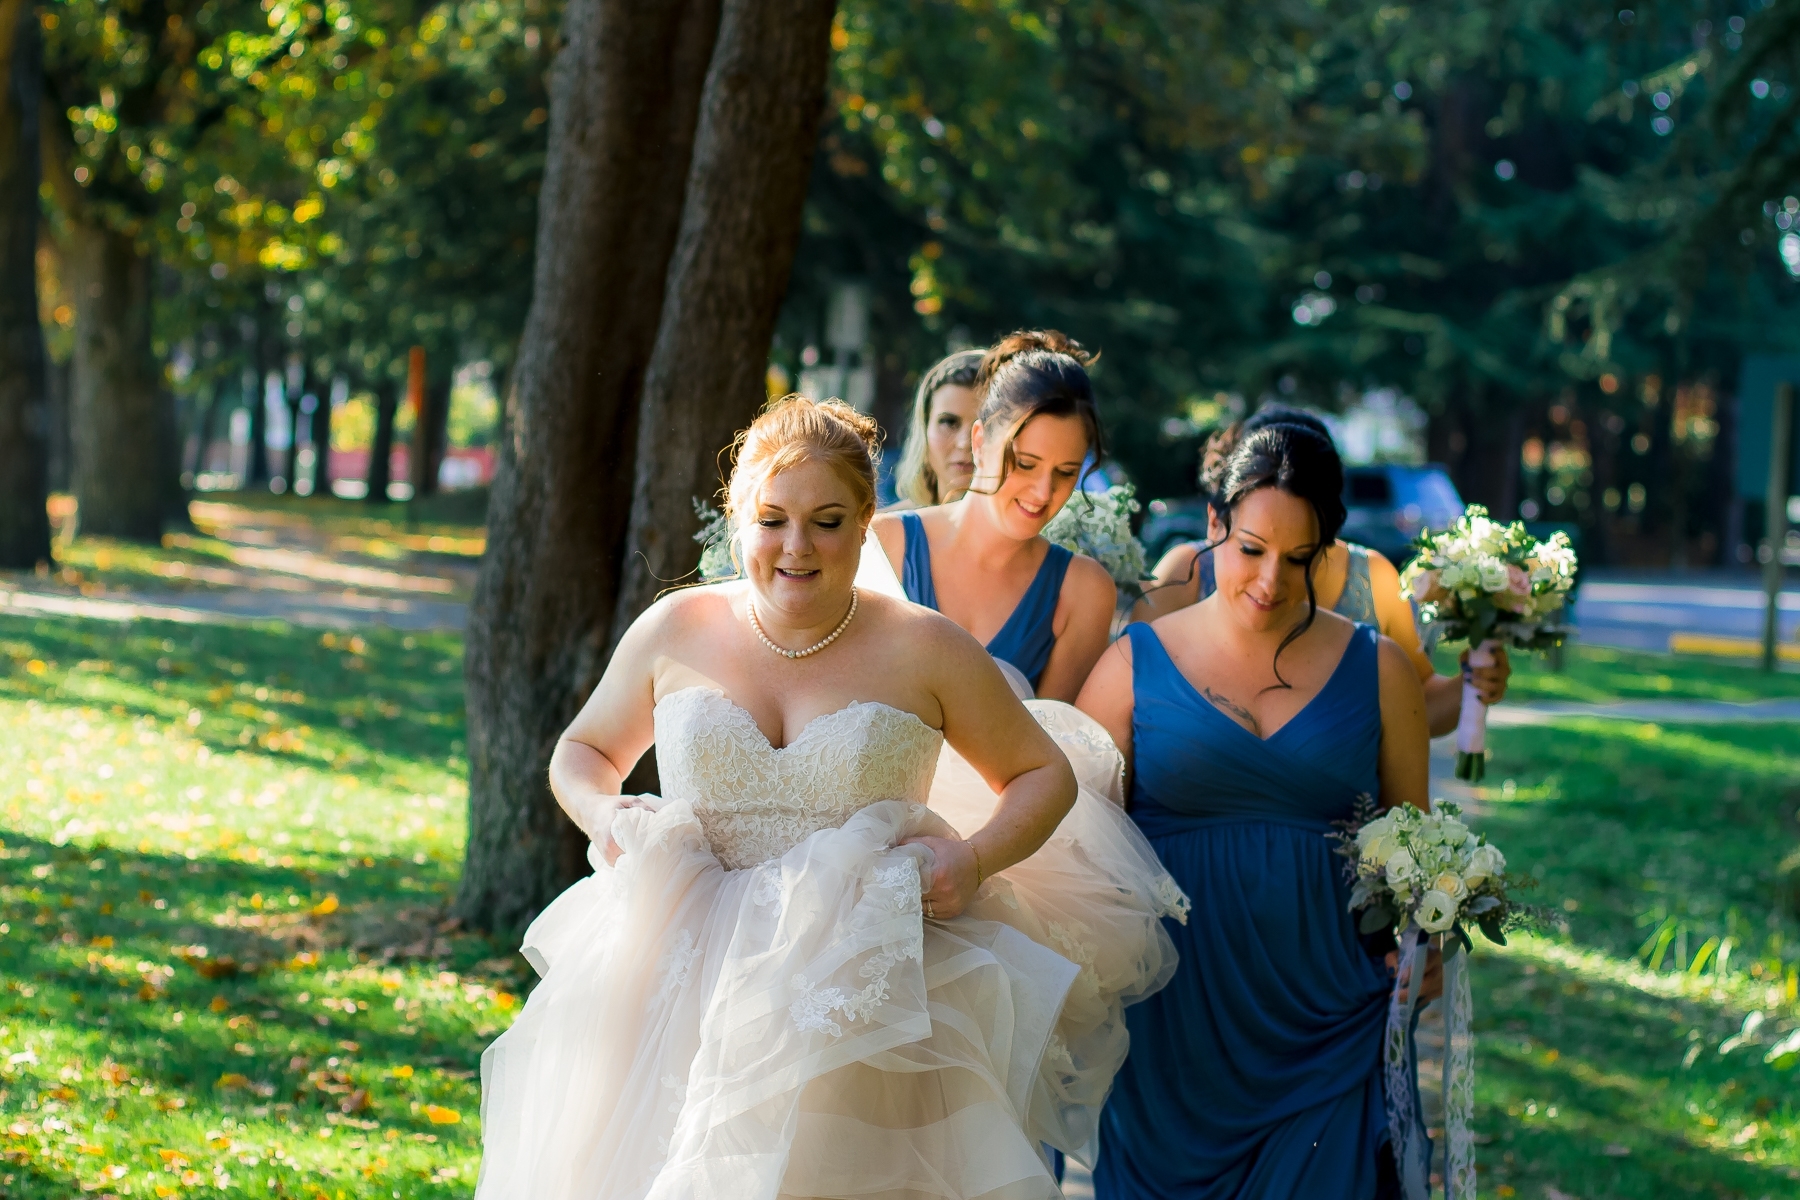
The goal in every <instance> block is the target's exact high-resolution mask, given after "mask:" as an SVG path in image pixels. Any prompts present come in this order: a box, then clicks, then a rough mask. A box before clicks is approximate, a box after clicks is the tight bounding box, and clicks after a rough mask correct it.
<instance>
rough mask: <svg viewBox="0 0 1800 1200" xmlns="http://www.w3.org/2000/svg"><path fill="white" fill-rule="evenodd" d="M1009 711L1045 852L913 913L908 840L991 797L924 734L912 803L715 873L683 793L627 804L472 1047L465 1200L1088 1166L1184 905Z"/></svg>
mask: <svg viewBox="0 0 1800 1200" xmlns="http://www.w3.org/2000/svg"><path fill="white" fill-rule="evenodd" d="M1030 707H1031V708H1032V709H1033V710H1034V713H1035V715H1037V717H1038V719H1039V720H1040V721H1041V722H1043V723H1044V724H1045V726H1046V727H1047V728H1049V729H1050V730H1051V732H1052V734H1053V735H1055V736H1056V737H1057V740H1058V742H1059V744H1062V745H1063V748H1064V750H1065V752H1067V753H1068V754H1069V756H1070V759H1071V762H1072V763H1074V764H1075V766H1076V771H1077V774H1078V776H1080V777H1081V779H1082V782H1083V787H1082V788H1081V791H1080V797H1079V799H1078V800H1077V802H1076V805H1075V808H1074V810H1073V811H1071V812H1070V814H1069V815H1068V817H1067V818H1065V819H1064V821H1063V822H1062V824H1061V825H1060V826H1059V827H1058V829H1057V831H1056V833H1055V834H1054V835H1053V836H1052V838H1051V839H1050V841H1049V842H1048V843H1046V845H1045V846H1044V847H1042V848H1041V849H1040V850H1039V851H1038V852H1037V853H1036V854H1034V855H1033V856H1032V857H1031V858H1029V859H1027V860H1026V861H1025V862H1023V863H1019V864H1017V865H1016V866H1014V867H1012V868H1010V869H1008V870H1007V871H1004V872H1002V873H1000V874H999V875H998V876H996V877H995V878H993V879H991V880H989V881H988V882H987V883H985V884H984V885H983V887H982V889H981V892H980V894H979V895H978V897H977V898H976V900H975V902H974V903H973V904H972V905H971V907H970V909H969V911H968V912H967V913H965V914H964V915H963V916H960V917H957V918H955V919H953V920H939V921H927V920H924V919H923V917H922V914H921V906H920V893H921V888H922V884H923V880H924V878H925V874H924V872H926V871H928V870H929V865H930V862H929V860H930V852H929V850H927V849H926V848H925V847H923V846H918V845H912V846H900V845H898V843H899V842H900V841H901V840H903V839H904V838H907V837H910V836H913V835H915V834H931V835H936V836H944V837H955V836H958V834H957V832H956V831H957V830H959V829H961V830H968V831H973V830H974V829H975V828H977V827H978V826H979V825H980V824H981V823H982V822H983V821H984V820H985V819H986V816H987V814H988V812H990V811H991V810H992V808H993V805H994V802H995V797H994V795H993V793H992V792H991V791H990V790H989V789H988V788H987V786H986V785H985V784H984V783H983V782H982V781H981V779H980V778H979V776H977V775H976V774H975V772H974V771H973V770H972V768H970V767H969V766H968V764H967V763H966V762H964V761H963V760H962V758H961V757H960V756H959V755H957V754H956V753H955V752H954V751H952V750H950V749H948V748H946V749H945V750H944V752H943V758H942V760H941V761H940V764H939V768H938V771H937V774H936V777H935V779H934V783H933V787H932V793H931V801H930V807H929V808H926V807H924V806H921V805H917V804H908V803H905V802H903V801H884V802H881V803H877V804H874V805H871V806H869V807H867V808H864V809H862V810H861V811H859V812H858V813H856V815H854V816H853V817H851V818H850V819H849V820H848V821H847V822H846V823H845V824H844V825H843V826H841V827H839V828H835V829H827V830H823V831H820V832H818V833H815V834H813V835H812V836H811V837H809V838H807V839H806V840H805V841H803V842H801V843H800V844H799V845H797V846H795V847H794V848H793V849H791V850H789V851H788V852H787V853H786V854H784V855H782V856H781V857H780V858H778V859H774V860H771V861H769V862H766V863H763V864H761V865H759V866H756V867H752V868H749V869H745V870H736V871H734V870H728V869H726V868H725V867H724V866H722V865H721V864H720V862H719V860H718V859H717V857H715V856H714V854H713V852H712V851H711V849H710V848H709V846H708V844H707V841H706V837H705V835H704V833H703V832H702V830H701V826H700V824H699V822H698V821H697V820H696V818H695V816H694V813H693V810H692V807H691V806H690V805H689V804H688V803H687V802H686V801H683V800H669V801H667V802H664V803H661V804H660V806H658V807H656V808H654V809H626V810H623V811H621V813H620V814H619V818H618V821H617V823H616V826H615V829H614V836H615V837H616V838H617V840H618V842H619V844H620V845H621V846H622V847H623V848H624V851H625V853H624V854H623V855H622V856H621V857H620V859H619V861H618V863H617V865H616V866H613V867H608V866H606V865H604V863H603V862H601V861H600V860H599V856H598V854H597V853H595V854H592V855H590V857H591V858H593V859H594V861H595V872H594V874H593V875H592V876H590V877H588V878H586V879H584V880H582V881H581V882H579V883H577V884H575V885H574V886H573V887H571V888H569V889H568V890H567V891H566V892H564V893H563V894H562V895H561V896H560V897H558V898H557V900H556V901H555V902H554V903H553V904H552V905H551V906H550V907H549V908H548V909H546V910H545V911H544V913H543V914H542V915H541V916H539V918H538V919H537V920H536V921H535V922H534V923H533V924H532V926H531V928H530V929H529V930H528V931H527V933H526V939H525V947H524V952H525V954H526V956H527V958H529V959H530V961H531V963H532V965H533V967H534V968H536V970H537V971H538V973H539V974H540V975H541V976H542V977H543V978H542V981H541V982H540V983H539V984H538V986H537V988H536V989H535V990H534V991H533V992H532V994H531V997H530V999H529V1000H528V1002H527V1003H526V1005H525V1008H524V1010H523V1012H522V1013H521V1014H520V1016H519V1019H518V1020H517V1022H516V1023H515V1024H514V1025H513V1027H512V1028H511V1029H510V1030H508V1031H507V1032H506V1033H505V1034H503V1035H502V1036H501V1037H500V1038H499V1039H498V1040H497V1041H496V1042H495V1043H494V1044H493V1045H492V1046H490V1047H489V1049H488V1051H487V1053H485V1054H484V1055H483V1056H482V1064H481V1065H482V1122H483V1137H484V1158H483V1162H482V1170H481V1178H480V1182H479V1184H478V1185H477V1189H476V1195H477V1197H478V1200H501V1198H511V1197H516V1198H518V1200H563V1198H575V1197H580V1198H582V1200H612V1198H615V1197H618V1198H631V1200H637V1198H640V1197H648V1198H654V1200H672V1198H675V1197H682V1198H688V1197H692V1198H694V1200H724V1198H730V1200H740V1198H741V1200H751V1198H769V1200H774V1198H776V1197H790V1196H792V1197H858V1198H865V1197H866V1198H870V1200H902V1198H906V1200H912V1198H915V1197H917V1198H923V1197H949V1198H957V1200H963V1198H974V1197H984V1198H986V1197H991V1198H994V1200H1014V1198H1017V1200H1048V1198H1051V1197H1056V1196H1059V1195H1060V1192H1059V1190H1058V1188H1057V1185H1056V1182H1055V1180H1054V1179H1053V1178H1052V1176H1051V1174H1050V1171H1049V1169H1048V1167H1047V1164H1046V1162H1045V1160H1044V1149H1043V1147H1045V1146H1050V1147H1055V1148H1057V1149H1060V1150H1062V1151H1063V1152H1065V1153H1066V1154H1069V1155H1070V1156H1072V1157H1075V1158H1077V1159H1081V1160H1083V1161H1091V1148H1092V1143H1093V1138H1094V1133H1095V1129H1096V1128H1097V1124H1098V1118H1099V1112H1100V1107H1101V1105H1102V1103H1103V1102H1104V1100H1105V1098H1106V1094H1107V1090H1108V1088H1109V1087H1110V1086H1111V1082H1112V1078H1113V1075H1114V1074H1115V1073H1116V1072H1117V1070H1118V1068H1119V1066H1120V1064H1121V1063H1122V1062H1123V1061H1124V1057H1125V1052H1126V1048H1127V1041H1128V1038H1127V1034H1126V1031H1125V1024H1124V1019H1123V1012H1122V1009H1123V1007H1124V1006H1125V1005H1126V1004H1129V1003H1131V1002H1133V1001H1135V1000H1138V999H1141V998H1143V997H1144V996H1147V995H1149V994H1150V993H1152V992H1154V991H1155V990H1157V989H1158V988H1160V987H1162V986H1163V984H1165V983H1166V982H1167V981H1168V980H1169V978H1170V976H1171V975H1172V974H1173V973H1174V969H1175V955H1174V951H1173V947H1172V945H1171V943H1170V940H1169V937H1168V934H1167V933H1166V932H1165V931H1164V929H1163V927H1162V923H1161V918H1162V917H1164V916H1165V915H1169V916H1177V917H1185V914H1186V898H1185V897H1184V896H1183V895H1182V894H1181V892H1180V890H1179V889H1178V888H1177V887H1176V886H1175V884H1174V882H1173V880H1171V879H1170V878H1169V876H1168V874H1167V873H1166V872H1165V871H1163V869H1162V867H1161V866H1160V864H1159V863H1158V862H1157V860H1156V857H1155V855H1154V853H1153V852H1152V851H1151V849H1150V847H1149V845H1148V843H1147V842H1145V840H1144V839H1143V837H1142V835H1141V834H1139V833H1138V832H1137V830H1136V829H1135V827H1134V826H1132V825H1131V823H1130V822H1129V821H1128V820H1127V819H1126V818H1125V816H1124V813H1123V811H1122V810H1121V809H1120V808H1119V806H1118V805H1117V803H1116V801H1115V800H1114V799H1112V798H1109V797H1111V796H1116V793H1117V789H1118V755H1117V752H1116V751H1115V750H1113V747H1112V743H1111V741H1110V739H1107V737H1106V734H1105V732H1104V730H1101V729H1100V727H1099V726H1098V725H1096V724H1094V723H1093V722H1092V721H1091V720H1089V719H1088V718H1086V717H1085V716H1083V715H1082V714H1080V713H1078V712H1076V711H1075V710H1074V709H1072V708H1070V707H1069V706H1067V705H1061V704H1056V703H1054V702H1047V701H1033V702H1031V703H1030Z"/></svg>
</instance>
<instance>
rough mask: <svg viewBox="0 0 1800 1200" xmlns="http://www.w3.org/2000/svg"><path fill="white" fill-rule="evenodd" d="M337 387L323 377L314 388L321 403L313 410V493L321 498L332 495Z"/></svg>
mask: <svg viewBox="0 0 1800 1200" xmlns="http://www.w3.org/2000/svg"><path fill="white" fill-rule="evenodd" d="M336 390H337V388H336V387H335V381H334V380H329V379H321V380H320V381H319V383H318V385H317V386H315V388H314V389H313V394H314V396H315V397H316V398H317V399H318V401H319V404H318V407H317V408H314V409H313V412H312V444H313V469H312V494H313V495H315V496H318V497H321V498H328V497H330V496H331V494H332V493H331V396H332V393H333V392H335V391H336Z"/></svg>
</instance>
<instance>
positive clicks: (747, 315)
mask: <svg viewBox="0 0 1800 1200" xmlns="http://www.w3.org/2000/svg"><path fill="white" fill-rule="evenodd" d="M835 12H836V5H835V3H834V2H833V0H779V2H776V3H770V2H767V0H764V2H762V3H757V2H756V0H726V3H725V6H724V11H723V14H722V19H721V21H720V26H719V43H718V49H717V50H715V51H714V52H713V61H712V66H711V68H710V69H709V70H708V72H707V76H706V93H705V96H704V98H703V100H702V107H701V113H700V127H699V130H698V132H697V134H696V136H695V139H694V162H693V167H692V170H691V171H690V173H689V175H688V187H687V198H686V202H685V205H684V208H683V211H682V216H681V237H680V240H679V241H678V242H677V244H676V247H675V256H674V259H673V260H672V261H671V262H670V264H669V282H668V293H667V297H666V298H665V300H664V301H663V311H662V322H661V325H660V328H659V329H658V331H657V338H656V352H655V354H654V355H653V356H652V358H651V361H650V370H649V373H648V374H647V376H646V378H645V380H644V396H643V401H642V404H641V408H640V413H639V418H638V445H637V475H636V480H635V484H634V487H633V489H632V503H631V529H630V533H629V536H628V540H627V543H626V554H625V572H624V580H623V587H622V588H621V594H620V599H619V604H618V607H617V608H616V609H615V611H614V613H613V623H612V641H613V644H615V645H616V644H617V642H618V639H619V638H620V637H622V636H623V635H624V633H625V630H626V629H627V628H628V627H629V626H630V625H631V622H633V621H634V620H636V619H637V617H638V615H639V614H640V613H642V612H643V611H644V609H646V608H648V607H649V606H650V604H651V602H652V601H654V600H655V598H656V594H657V593H658V592H659V591H661V590H662V589H663V588H664V587H666V586H667V585H668V583H669V582H670V581H672V580H676V579H680V578H683V577H685V576H687V575H688V574H689V573H690V572H692V571H693V569H694V567H695V566H696V565H697V564H698V563H699V561H700V547H699V546H698V545H697V544H696V543H695V541H694V537H693V535H694V533H695V532H696V531H697V530H698V529H699V519H698V517H697V516H696V515H695V513H694V498H695V497H696V496H703V497H711V496H712V495H713V494H714V493H715V492H716V491H717V490H718V487H719V483H720V479H719V471H720V461H719V457H718V456H719V452H720V450H721V449H722V448H723V447H725V446H727V445H729V444H730V442H731V439H732V438H733V436H734V435H735V434H736V433H737V431H738V430H740V429H742V428H743V427H744V426H745V425H747V424H749V422H750V420H751V418H753V417H754V416H755V415H756V412H757V410H758V409H759V408H761V407H762V405H763V403H764V399H765V392H764V378H765V373H766V371H767V368H768V357H769V340H770V338H771V337H773V335H774V332H775V320H776V318H777V317H778V316H779V315H780V312H781V298H782V295H783V293H784V292H785V291H786V290H787V281H788V273H789V270H790V269H791V268H792V266H793V261H794V249H795V247H796V246H797V245H798V243H799V239H800V217H801V209H802V206H803V204H804V202H805V199H806V184H807V180H808V177H809V173H810V171H811V168H812V155H813V148H814V146H815V145H817V143H818V131H819V120H820V117H821V115H822V114H823V110H824V102H825V72H826V69H827V67H828V66H829V65H830V60H831V55H830V33H831V19H832V15H833V14H834V13H835Z"/></svg>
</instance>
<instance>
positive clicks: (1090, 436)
mask: <svg viewBox="0 0 1800 1200" xmlns="http://www.w3.org/2000/svg"><path fill="white" fill-rule="evenodd" d="M1097 357H1098V355H1093V354H1089V353H1088V352H1087V351H1086V350H1084V349H1082V346H1081V343H1080V342H1077V341H1076V340H1075V339H1074V338H1072V337H1069V336H1068V335H1067V334H1064V333H1059V332H1058V331H1056V330H1054V329H1022V330H1020V331H1019V332H1017V333H1012V334H1008V335H1007V336H1006V337H1003V338H1001V339H1000V340H999V341H998V342H995V343H994V344H993V346H992V347H990V348H989V349H988V352H987V353H986V354H985V355H983V356H982V359H981V367H980V368H979V369H978V370H977V371H976V372H975V396H976V399H977V401H978V403H979V407H978V408H977V409H976V412H975V419H976V420H977V421H978V422H980V423H981V427H982V429H983V430H984V431H985V432H986V433H987V434H988V435H989V436H991V435H992V434H994V433H996V432H998V431H1000V430H1002V429H1004V430H1005V431H1006V444H1005V447H1004V449H1003V451H1002V455H1001V460H1000V462H1001V465H1000V478H999V480H997V481H996V482H995V486H998V484H999V483H1003V482H1005V480H1006V477H1007V476H1008V475H1010V474H1011V473H1012V469H1013V467H1014V466H1015V465H1017V462H1016V459H1015V457H1014V454H1013V440H1014V439H1015V438H1017V437H1018V436H1019V431H1020V430H1021V429H1023V428H1025V424H1026V422H1028V421H1030V420H1031V418H1033V417H1043V416H1049V417H1075V418H1077V419H1079V420H1080V421H1081V427H1082V428H1083V429H1084V430H1086V431H1087V440H1088V450H1089V455H1088V462H1089V464H1090V466H1091V465H1092V464H1094V463H1098V462H1099V461H1100V458H1101V456H1102V455H1103V454H1104V453H1105V452H1106V447H1105V444H1104V443H1103V441H1102V439H1101V434H1100V409H1099V406H1098V405H1096V404H1095V403H1094V385H1093V382H1092V381H1091V380H1089V379H1088V373H1087V368H1088V366H1089V365H1090V364H1092V363H1093V362H1094V360H1095V359H1096V358H1097ZM1076 486H1077V487H1079V486H1080V484H1079V482H1078V483H1077V484H1076Z"/></svg>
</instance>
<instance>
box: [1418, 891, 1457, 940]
mask: <svg viewBox="0 0 1800 1200" xmlns="http://www.w3.org/2000/svg"><path fill="white" fill-rule="evenodd" d="M1417 915H1418V920H1419V928H1420V929H1423V930H1424V931H1425V932H1426V933H1443V932H1444V931H1445V930H1447V929H1449V928H1450V927H1451V926H1452V925H1454V924H1456V901H1454V900H1452V899H1451V898H1450V897H1449V896H1446V895H1445V894H1444V893H1443V892H1440V891H1438V890H1436V889H1435V888H1434V889H1432V890H1431V891H1429V892H1426V893H1425V894H1424V895H1423V896H1421V897H1419V911H1418V914H1417Z"/></svg>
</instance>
